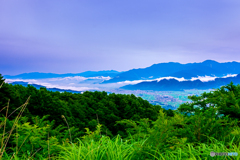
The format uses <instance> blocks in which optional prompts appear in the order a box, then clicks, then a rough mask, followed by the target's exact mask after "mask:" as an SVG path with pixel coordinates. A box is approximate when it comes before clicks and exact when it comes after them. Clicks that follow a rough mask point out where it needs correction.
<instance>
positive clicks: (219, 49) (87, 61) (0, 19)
mask: <svg viewBox="0 0 240 160" xmlns="http://www.w3.org/2000/svg"><path fill="white" fill-rule="evenodd" d="M239 42H240V1H239V0H195V1H193V0H171V1H169V0H148V1H146V0H142V1H139V0H121V1H119V0H114V1H112V0H111V1H110V0H108V1H107V0H21V1H20V0H0V74H2V75H16V74H21V73H29V72H45V73H80V72H84V71H100V70H117V71H127V70H130V69H133V68H145V67H149V66H151V65H153V64H157V63H163V62H179V63H183V64H185V63H194V62H202V61H204V60H207V59H211V60H216V61H218V62H231V61H237V62H240V54H239V53H240V45H239Z"/></svg>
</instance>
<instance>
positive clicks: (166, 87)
mask: <svg viewBox="0 0 240 160" xmlns="http://www.w3.org/2000/svg"><path fill="white" fill-rule="evenodd" d="M230 82H233V83H234V84H240V74H238V75H237V76H236V77H227V78H216V79H215V80H213V81H208V82H202V81H200V80H194V81H190V80H188V81H178V80H176V79H169V80H167V79H163V80H160V81H151V82H141V83H138V84H135V85H126V86H123V87H121V88H122V89H127V90H153V91H183V90H189V89H199V90H205V89H216V88H219V87H221V86H223V85H227V84H229V83H230Z"/></svg>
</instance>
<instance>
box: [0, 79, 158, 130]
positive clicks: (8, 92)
mask: <svg viewBox="0 0 240 160" xmlns="http://www.w3.org/2000/svg"><path fill="white" fill-rule="evenodd" d="M0 82H3V77H2V76H1V75H0ZM29 96H31V97H30V101H29V104H28V105H27V108H26V110H25V111H24V113H23V116H27V117H29V120H30V121H31V117H34V116H39V117H43V116H44V115H50V116H49V117H48V120H50V121H52V120H54V121H55V126H59V125H62V126H65V125H66V123H65V122H64V121H63V119H62V118H61V115H64V116H65V117H66V119H67V121H68V123H69V126H70V127H73V126H74V127H75V128H77V129H78V130H79V131H78V132H79V133H80V134H81V135H83V133H84V132H85V129H84V128H86V127H87V128H89V129H91V130H94V129H95V127H96V125H97V124H98V122H99V123H101V124H102V125H103V129H104V131H107V134H108V135H117V134H120V135H124V132H125V129H124V127H123V126H121V125H116V126H114V125H115V123H116V121H120V120H122V119H131V120H140V119H141V118H150V119H152V120H156V119H157V114H158V111H159V109H160V108H161V107H160V106H153V105H152V104H150V103H149V102H148V101H147V100H143V99H142V98H140V97H136V96H134V95H133V94H132V95H121V94H114V93H112V94H109V95H107V92H97V91H95V92H89V91H86V92H84V93H83V94H76V93H74V94H73V93H69V92H64V93H60V92H52V91H48V90H47V89H46V88H40V89H36V88H35V87H33V86H30V85H28V86H27V87H24V86H22V85H12V84H8V83H4V84H3V86H2V88H0V106H6V105H7V103H8V100H9V99H10V108H9V111H8V112H9V113H12V112H13V111H14V110H15V109H17V108H18V107H19V106H21V105H22V104H24V103H25V101H26V100H27V99H28V97H29ZM19 110H20V109H19ZM17 113H18V112H15V113H14V114H13V115H11V116H10V118H11V117H13V118H15V117H16V116H17ZM1 114H3V113H1Z"/></svg>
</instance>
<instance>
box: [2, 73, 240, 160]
mask: <svg viewBox="0 0 240 160" xmlns="http://www.w3.org/2000/svg"><path fill="white" fill-rule="evenodd" d="M0 84H2V85H1V88H0V107H1V108H0V109H1V110H0V119H1V121H0V122H1V124H0V143H1V148H0V159H76V160H77V159H81V160H82V159H89V160H90V159H93V160H95V159H99V160H100V159H102V160H105V159H106V160H107V159H109V160H115V159H116V160H119V159H120V160H121V159H124V160H127V159H132V160H135V159H136V160H146V159H166V160H167V159H169V160H170V159H171V160H172V159H240V156H239V155H238V156H235V157H231V156H228V157H225V156H215V157H213V158H212V157H211V156H210V152H212V151H213V152H237V153H238V154H240V146H239V145H240V123H239V122H240V121H239V118H240V108H239V105H240V86H239V85H237V86H236V85H233V84H232V83H230V84H229V85H227V86H223V87H221V88H220V89H217V90H216V91H214V92H210V93H203V94H202V95H201V96H199V97H197V96H190V97H189V99H191V100H192V103H184V104H182V105H180V107H179V108H178V110H176V111H172V110H165V109H163V108H161V106H159V105H156V106H154V105H151V104H150V103H148V101H146V100H143V99H142V98H139V97H135V96H134V95H120V94H110V95H107V93H106V92H84V93H83V94H72V93H67V92H64V93H59V92H51V91H47V90H46V89H45V88H41V89H40V90H37V89H36V88H34V87H32V86H30V85H29V86H28V87H23V86H21V85H11V84H7V83H4V79H3V77H2V76H1V75H0Z"/></svg>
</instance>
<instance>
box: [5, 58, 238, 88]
mask: <svg viewBox="0 0 240 160" xmlns="http://www.w3.org/2000/svg"><path fill="white" fill-rule="evenodd" d="M239 73H240V63H239V62H235V61H233V62H225V63H219V62H216V61H213V60H206V61H203V62H200V63H187V64H180V63H177V62H169V63H159V64H154V65H152V66H150V67H147V68H139V69H131V70H129V71H125V72H118V71H115V70H107V71H86V72H82V73H76V74H74V73H66V74H55V73H39V72H32V73H23V74H19V75H15V76H10V75H4V78H6V79H45V78H64V77H74V76H81V77H93V79H91V78H90V79H89V78H88V79H86V80H83V81H81V82H79V84H80V83H81V84H82V85H84V84H85V83H86V84H87V83H88V84H108V83H116V82H123V81H127V80H128V81H134V80H143V82H141V83H138V84H135V85H126V86H123V87H121V88H122V89H128V90H154V91H180V90H187V89H212V88H218V87H219V86H222V85H226V84H228V83H230V82H231V81H233V82H234V83H240V76H239ZM228 74H238V75H237V76H236V77H228V78H223V76H226V75H228ZM99 76H100V77H101V76H102V77H108V78H107V80H106V78H105V80H104V79H100V80H98V79H94V77H95V78H96V77H99ZM198 76H216V77H219V78H216V79H215V80H213V81H208V82H202V81H200V80H195V81H191V80H190V79H192V78H193V77H198ZM109 77H110V78H109ZM161 77H176V78H184V79H185V80H186V81H178V80H176V79H169V80H167V79H163V80H161V81H156V80H155V79H157V78H161ZM221 77H222V78H221ZM144 80H151V81H145V82H144ZM14 83H18V84H19V83H22V85H27V84H26V82H14ZM14 83H13V84H14ZM32 85H35V87H37V88H40V87H44V86H40V85H37V84H32ZM48 89H50V90H53V91H57V90H58V91H60V90H61V91H67V90H62V89H57V88H48ZM69 91H72V90H69Z"/></svg>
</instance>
